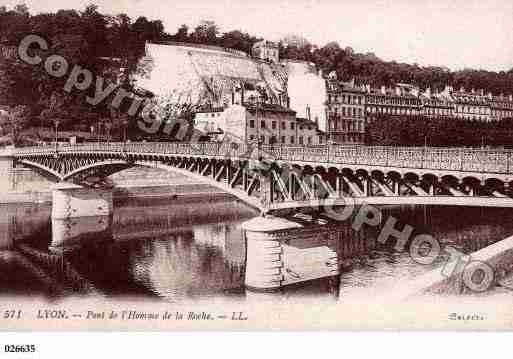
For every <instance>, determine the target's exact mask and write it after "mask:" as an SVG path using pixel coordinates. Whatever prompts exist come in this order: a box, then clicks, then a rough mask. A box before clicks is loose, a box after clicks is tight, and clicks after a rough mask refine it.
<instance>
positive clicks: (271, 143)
mask: <svg viewBox="0 0 513 359" xmlns="http://www.w3.org/2000/svg"><path fill="white" fill-rule="evenodd" d="M276 142H278V141H277V140H276V136H272V137H271V138H270V139H269V144H270V145H273V144H275V143H276Z"/></svg>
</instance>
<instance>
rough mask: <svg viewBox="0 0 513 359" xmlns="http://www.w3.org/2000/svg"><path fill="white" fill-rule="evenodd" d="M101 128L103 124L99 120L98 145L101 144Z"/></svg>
mask: <svg viewBox="0 0 513 359" xmlns="http://www.w3.org/2000/svg"><path fill="white" fill-rule="evenodd" d="M101 126H102V124H101V122H100V120H98V133H97V140H98V143H100V135H101Z"/></svg>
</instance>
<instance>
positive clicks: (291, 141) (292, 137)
mask: <svg viewBox="0 0 513 359" xmlns="http://www.w3.org/2000/svg"><path fill="white" fill-rule="evenodd" d="M294 142H295V138H294V136H290V143H292V144H294Z"/></svg>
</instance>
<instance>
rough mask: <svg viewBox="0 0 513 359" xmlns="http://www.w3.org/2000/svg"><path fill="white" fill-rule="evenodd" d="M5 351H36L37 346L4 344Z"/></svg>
mask: <svg viewBox="0 0 513 359" xmlns="http://www.w3.org/2000/svg"><path fill="white" fill-rule="evenodd" d="M4 352H5V353H35V352H36V346H35V345H34V344H26V345H4Z"/></svg>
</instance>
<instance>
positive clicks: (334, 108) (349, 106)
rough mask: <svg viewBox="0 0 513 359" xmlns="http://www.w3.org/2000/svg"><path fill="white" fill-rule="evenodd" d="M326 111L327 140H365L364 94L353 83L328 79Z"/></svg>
mask: <svg viewBox="0 0 513 359" xmlns="http://www.w3.org/2000/svg"><path fill="white" fill-rule="evenodd" d="M326 88H327V91H328V95H327V101H326V113H327V118H328V131H327V137H328V141H330V142H333V143H356V144H362V143H364V141H365V105H366V95H365V91H364V90H363V88H361V87H357V86H355V85H354V83H343V82H338V81H336V79H333V78H332V79H329V80H328V81H327V85H326Z"/></svg>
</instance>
